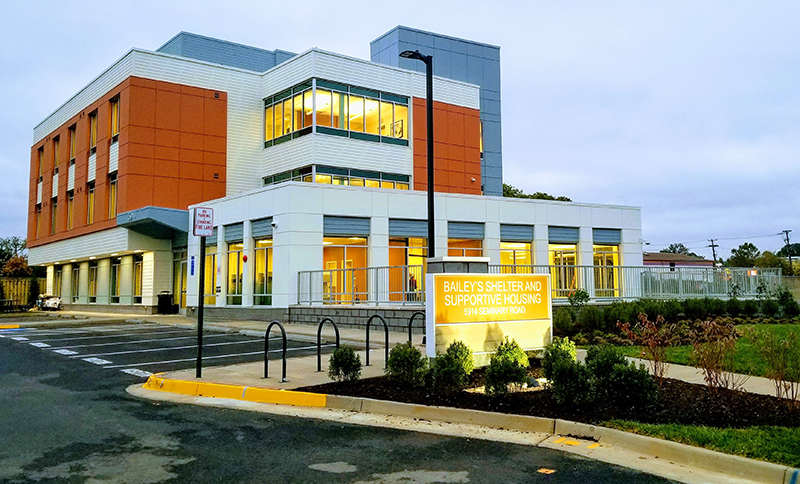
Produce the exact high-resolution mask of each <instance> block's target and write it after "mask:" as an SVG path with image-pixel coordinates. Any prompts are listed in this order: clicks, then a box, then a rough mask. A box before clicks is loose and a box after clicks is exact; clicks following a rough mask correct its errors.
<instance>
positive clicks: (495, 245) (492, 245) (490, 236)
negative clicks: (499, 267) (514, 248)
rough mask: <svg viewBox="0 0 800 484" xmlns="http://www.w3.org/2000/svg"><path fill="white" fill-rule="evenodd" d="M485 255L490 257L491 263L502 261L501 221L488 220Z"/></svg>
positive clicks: (485, 234)
mask: <svg viewBox="0 0 800 484" xmlns="http://www.w3.org/2000/svg"><path fill="white" fill-rule="evenodd" d="M483 256H484V257H489V258H490V259H491V260H490V262H489V263H490V264H499V263H500V223H499V222H486V224H485V225H484V236H483Z"/></svg>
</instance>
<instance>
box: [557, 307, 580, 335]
mask: <svg viewBox="0 0 800 484" xmlns="http://www.w3.org/2000/svg"><path fill="white" fill-rule="evenodd" d="M553 327H554V328H555V330H556V332H557V333H558V334H561V335H563V336H569V335H571V334H572V332H573V331H574V330H575V322H574V320H573V319H572V311H570V310H569V309H568V308H558V309H556V312H555V314H554V315H553Z"/></svg>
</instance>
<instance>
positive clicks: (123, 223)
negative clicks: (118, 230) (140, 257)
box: [117, 207, 189, 239]
mask: <svg viewBox="0 0 800 484" xmlns="http://www.w3.org/2000/svg"><path fill="white" fill-rule="evenodd" d="M117 226H118V227H125V228H126V229H129V230H133V231H134V232H138V233H140V234H144V235H146V236H148V237H153V238H156V239H171V238H173V234H174V233H175V232H181V233H183V234H184V236H185V235H186V232H187V231H188V230H189V212H188V210H177V209H174V208H163V207H142V208H138V209H136V210H131V211H130V212H124V213H121V214H119V215H117Z"/></svg>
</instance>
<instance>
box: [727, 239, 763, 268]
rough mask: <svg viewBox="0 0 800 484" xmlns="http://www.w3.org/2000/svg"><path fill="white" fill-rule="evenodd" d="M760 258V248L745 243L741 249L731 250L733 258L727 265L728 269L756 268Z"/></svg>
mask: <svg viewBox="0 0 800 484" xmlns="http://www.w3.org/2000/svg"><path fill="white" fill-rule="evenodd" d="M759 256H761V251H759V250H758V247H756V246H755V245H753V244H751V243H750V242H745V243H744V244H742V245H740V246H739V247H737V248H735V249H731V256H730V257H729V258H728V260H727V261H726V262H725V265H726V266H728V267H754V266H755V265H756V259H758V258H759Z"/></svg>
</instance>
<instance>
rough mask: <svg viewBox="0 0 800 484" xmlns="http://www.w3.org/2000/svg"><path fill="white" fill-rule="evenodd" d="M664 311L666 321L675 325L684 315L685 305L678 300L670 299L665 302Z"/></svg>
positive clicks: (662, 314)
mask: <svg viewBox="0 0 800 484" xmlns="http://www.w3.org/2000/svg"><path fill="white" fill-rule="evenodd" d="M662 311H663V312H662V313H661V316H663V317H664V321H667V322H668V323H674V322H677V321H678V319H680V317H681V314H683V305H682V304H681V302H680V301H678V300H677V299H668V300H666V301H664V302H663V309H662Z"/></svg>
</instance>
